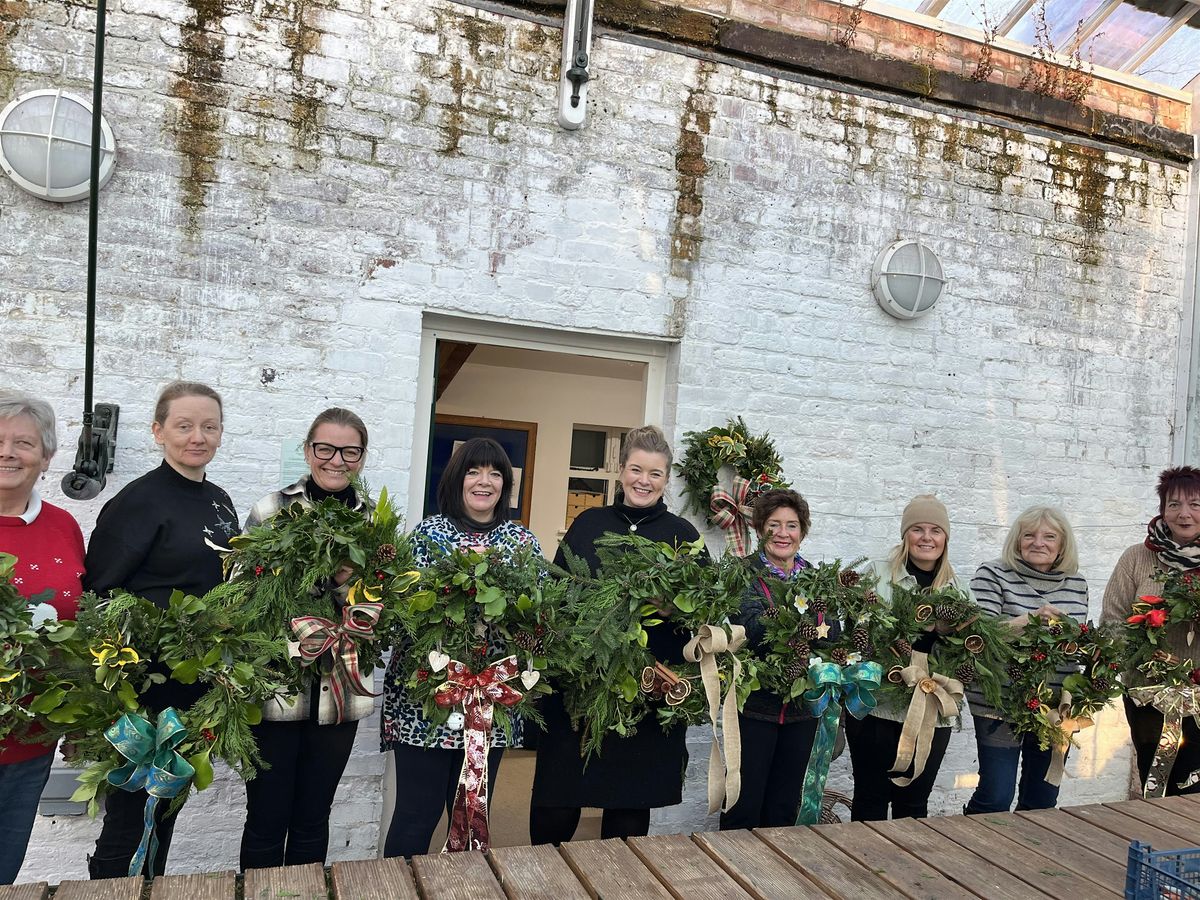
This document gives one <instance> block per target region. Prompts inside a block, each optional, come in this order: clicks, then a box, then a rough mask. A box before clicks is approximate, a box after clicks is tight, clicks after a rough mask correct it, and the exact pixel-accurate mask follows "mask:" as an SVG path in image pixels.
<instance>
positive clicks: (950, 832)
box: [925, 816, 1116, 900]
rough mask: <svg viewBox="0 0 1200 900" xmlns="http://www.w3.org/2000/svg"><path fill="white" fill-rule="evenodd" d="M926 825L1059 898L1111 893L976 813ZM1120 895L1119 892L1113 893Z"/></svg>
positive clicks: (1084, 898) (1086, 899) (1083, 899)
mask: <svg viewBox="0 0 1200 900" xmlns="http://www.w3.org/2000/svg"><path fill="white" fill-rule="evenodd" d="M925 825H926V826H927V827H929V828H932V829H933V830H934V831H936V832H937V833H938V834H940V835H942V836H943V837H948V838H950V840H952V841H954V842H955V843H956V844H958V845H960V846H962V847H964V848H966V849H967V850H970V851H971V852H972V853H974V854H975V855H976V856H978V857H980V858H982V859H986V860H987V861H988V862H990V863H991V864H992V865H994V866H997V867H998V868H1001V869H1003V870H1004V871H1005V872H1007V873H1008V874H1010V875H1013V876H1015V877H1016V878H1019V879H1020V880H1021V881H1024V882H1025V883H1026V884H1028V885H1029V886H1030V887H1032V888H1036V889H1037V890H1040V891H1044V892H1045V893H1047V894H1050V895H1051V896H1053V897H1057V898H1059V900H1092V898H1094V897H1098V896H1101V895H1104V894H1108V893H1109V891H1108V889H1107V888H1104V887H1100V886H1098V885H1096V884H1095V883H1094V882H1091V881H1087V880H1084V879H1081V878H1080V877H1079V876H1078V875H1077V874H1076V873H1075V872H1073V871H1072V870H1070V869H1069V868H1067V867H1066V866H1064V865H1063V864H1062V863H1060V862H1059V861H1058V860H1056V859H1053V858H1052V857H1050V856H1047V855H1045V854H1043V853H1042V852H1041V851H1040V850H1033V851H1031V850H1030V849H1029V848H1028V847H1022V846H1021V845H1020V844H1016V843H1014V842H1013V841H1010V840H1009V839H1008V838H1006V837H1003V836H1002V835H1000V834H997V833H996V832H994V831H992V830H991V829H989V828H988V827H987V826H986V825H984V824H983V823H982V822H978V821H976V819H975V817H974V816H948V817H940V818H932V819H926V820H925ZM1112 894H1113V895H1115V894H1116V892H1115V891H1113V892H1112Z"/></svg>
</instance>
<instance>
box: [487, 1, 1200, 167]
mask: <svg viewBox="0 0 1200 900" xmlns="http://www.w3.org/2000/svg"><path fill="white" fill-rule="evenodd" d="M468 2H469V0H468ZM489 5H494V6H497V7H504V6H509V7H519V8H523V9H530V10H540V11H550V10H554V11H556V12H558V11H561V10H562V8H563V3H562V2H555V0H499V2H495V0H493V3H490V4H489ZM560 14H561V12H560ZM595 17H596V24H597V25H599V26H603V27H605V28H608V29H611V30H615V31H622V32H626V33H629V34H636V35H640V36H644V37H649V38H656V39H659V40H667V41H671V42H674V43H679V44H684V45H687V46H691V47H696V48H698V49H701V50H706V51H709V52H716V53H720V54H723V55H727V56H732V57H737V58H741V59H745V60H748V61H753V62H755V63H758V64H760V65H769V66H774V67H777V68H782V69H790V70H794V71H798V72H805V73H809V74H813V75H819V76H822V77H824V78H832V79H836V80H839V81H846V82H853V83H856V84H860V85H865V86H869V87H872V88H876V89H882V90H885V91H890V92H893V93H899V94H907V95H909V96H917V97H924V98H928V99H931V100H937V101H940V102H942V103H947V104H950V105H953V106H958V107H963V108H966V109H974V110H980V111H983V112H988V113H992V114H995V115H1000V116H1005V117H1008V118H1011V119H1015V120H1018V121H1025V122H1032V123H1036V124H1039V125H1044V126H1049V127H1051V128H1056V129H1060V130H1063V131H1068V132H1072V133H1075V134H1080V135H1086V136H1088V137H1091V138H1095V139H1098V140H1103V141H1108V142H1110V143H1113V144H1117V145H1120V146H1123V147H1131V148H1134V149H1137V150H1140V151H1141V152H1143V153H1147V154H1150V155H1152V156H1158V157H1162V158H1164V159H1171V160H1175V161H1178V162H1185V163H1186V162H1190V161H1191V160H1192V158H1193V156H1194V143H1195V142H1194V139H1193V136H1192V135H1190V134H1188V133H1186V132H1182V131H1175V130H1174V129H1172V128H1169V127H1167V126H1164V125H1160V124H1153V123H1148V122H1142V121H1138V120H1136V119H1131V118H1128V117H1126V116H1121V115H1116V114H1112V113H1105V112H1102V111H1100V110H1098V109H1094V108H1092V107H1089V106H1086V105H1084V104H1080V103H1072V102H1070V101H1067V100H1062V99H1059V98H1057V97H1051V96H1046V95H1044V94H1040V93H1037V92H1034V91H1030V90H1024V89H1022V88H1018V87H1011V86H1008V85H1004V84H998V83H994V82H981V81H973V80H971V79H968V78H964V77H962V76H961V75H956V74H954V73H951V72H946V71H943V70H941V69H936V68H933V67H931V66H927V65H920V64H917V63H913V62H908V61H906V60H902V59H893V58H890V57H885V56H877V55H874V54H870V53H864V52H862V51H860V50H854V49H852V48H848V47H843V46H841V45H839V44H836V43H829V42H827V41H820V40H815V39H813V38H810V37H804V36H802V35H798V34H790V33H788V32H785V31H779V30H776V29H773V28H766V27H763V26H761V25H756V24H753V23H750V22H740V21H736V20H733V19H727V18H724V17H721V16H714V15H710V14H708V13H704V12H697V11H693V10H686V9H681V8H680V7H678V6H676V5H674V4H672V3H670V2H656V0H596V8H595Z"/></svg>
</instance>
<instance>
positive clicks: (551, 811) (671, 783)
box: [529, 425, 700, 844]
mask: <svg viewBox="0 0 1200 900" xmlns="http://www.w3.org/2000/svg"><path fill="white" fill-rule="evenodd" d="M670 472H671V447H670V445H668V444H667V441H666V438H665V437H664V436H663V433H662V431H660V430H659V429H658V428H655V427H654V426H652V425H647V426H645V427H643V428H637V429H635V430H633V431H631V432H629V434H628V435H627V436H626V438H625V444H624V446H623V447H622V449H621V475H620V482H621V488H622V491H623V495H622V496H621V497H620V498H619V499H618V500H617V502H616V503H614V504H613V505H612V506H605V507H601V508H596V509H589V510H585V511H584V512H583V513H581V514H580V515H579V516H578V517H577V518H576V519H575V521H574V522H573V523H571V527H570V529H569V530H568V531H567V533H566V535H565V536H564V537H563V541H562V545H561V546H560V547H559V550H558V554H557V556H555V559H554V561H555V563H556V564H557V565H559V566H562V565H565V563H566V558H565V552H564V551H565V550H570V551H571V553H572V554H574V555H575V556H578V557H579V558H580V559H582V560H583V561H584V562H586V563H587V565H588V568H589V569H590V570H591V571H592V572H595V571H596V570H597V569H598V568H599V567H600V559H599V555H598V553H597V552H596V541H597V540H598V539H599V538H601V537H604V536H605V535H607V534H636V535H638V536H639V537H644V538H647V539H648V540H652V541H662V542H666V543H669V544H675V545H678V544H681V543H683V542H685V541H694V540H696V538H698V537H699V536H700V534H699V532H698V531H696V529H695V527H694V526H693V525H692V524H691V523H690V522H688V521H686V520H685V519H681V518H680V517H679V516H676V515H674V514H673V513H671V512H668V511H667V505H666V503H664V502H663V499H662V495H663V490H664V489H665V488H666V486H667V479H668V477H669V476H670ZM687 640H688V635H687V634H686V633H684V632H682V631H679V630H678V629H676V628H674V627H672V626H671V623H670V620H669V619H668V620H667V621H666V622H664V623H663V624H662V625H658V626H655V627H652V628H650V629H649V643H648V649H649V650H650V652H651V653H652V654H654V657H655V658H656V659H658V660H661V661H662V662H663V663H665V664H666V665H672V664H681V663H683V662H684V659H683V648H684V645H685V644H686V643H687ZM542 712H543V715H544V717H545V720H546V733H545V734H543V735H540V736H539V737H538V748H537V751H538V752H537V767H536V769H535V772H534V777H533V801H532V804H531V806H530V810H529V834H530V839H531V841H532V843H534V844H550V843H553V844H559V843H562V842H563V841H569V840H570V839H571V837H572V835H574V833H575V828H576V827H577V826H578V824H579V816H580V812H581V809H582V807H585V806H591V807H599V808H601V809H603V810H604V814H603V818H602V819H601V826H600V834H601V837H604V838H626V837H636V836H638V835H644V834H646V833H648V832H649V830H650V810H651V809H653V808H655V807H659V806H673V805H674V804H676V803H679V802H680V801H681V800H682V799H683V775H684V770H685V769H686V768H687V759H688V754H687V744H686V736H687V729H686V728H685V727H684V726H682V725H680V726H676V727H674V728H672V729H671V730H670V731H669V732H666V733H664V732H663V730H662V729H661V728H660V727H659V725H658V723H657V722H655V721H654V720H653V717H649V718H648V719H647V720H644V721H643V722H641V723H640V724H639V726H638V729H637V731H636V732H635V733H634V734H633V735H631V736H629V737H626V738H618V737H615V736H609V737H608V738H606V739H605V742H604V746H603V748H602V750H601V752H600V753H599V754H598V755H596V756H593V757H592V758H591V760H589V762H588V764H587V767H586V769H585V768H584V764H583V758H582V756H581V755H580V735H579V732H577V731H575V730H574V729H572V728H571V722H570V719H569V717H568V716H567V713H566V710H565V709H564V708H563V705H562V701H561V700H560V699H559V696H558V695H557V694H552V695H550V697H548V698H547V701H546V703H545V704H544V706H543V709H542Z"/></svg>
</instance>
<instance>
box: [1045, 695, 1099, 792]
mask: <svg viewBox="0 0 1200 900" xmlns="http://www.w3.org/2000/svg"><path fill="white" fill-rule="evenodd" d="M1046 719H1047V721H1049V722H1050V724H1051V725H1053V726H1054V727H1055V728H1057V729H1058V735H1057V737H1056V738H1055V741H1054V746H1053V747H1052V748H1051V755H1050V768H1049V769H1048V770H1047V771H1046V782H1047V783H1048V784H1052V785H1054V786H1055V787H1058V786H1059V785H1060V784H1062V780H1063V773H1064V772H1065V771H1066V767H1067V750H1069V749H1070V747H1071V738H1072V737H1073V736H1074V735H1075V734H1076V733H1077V732H1080V731H1083V729H1085V728H1091V727H1092V725H1093V724H1094V723H1093V722H1092V720H1091V718H1090V717H1088V716H1078V717H1075V716H1072V715H1071V692H1070V691H1063V692H1062V694H1060V695H1059V699H1058V708H1057V709H1052V710H1050V712H1049V713H1047V714H1046Z"/></svg>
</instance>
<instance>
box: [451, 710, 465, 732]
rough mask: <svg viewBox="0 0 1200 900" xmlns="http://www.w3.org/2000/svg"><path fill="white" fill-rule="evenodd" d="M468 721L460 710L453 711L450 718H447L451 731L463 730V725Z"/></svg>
mask: <svg viewBox="0 0 1200 900" xmlns="http://www.w3.org/2000/svg"><path fill="white" fill-rule="evenodd" d="M466 723H467V719H466V717H465V716H464V715H463V714H462V713H460V712H452V713H450V716H449V718H447V719H446V727H447V728H449V729H450V730H451V731H462V727H463V725H465V724H466Z"/></svg>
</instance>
